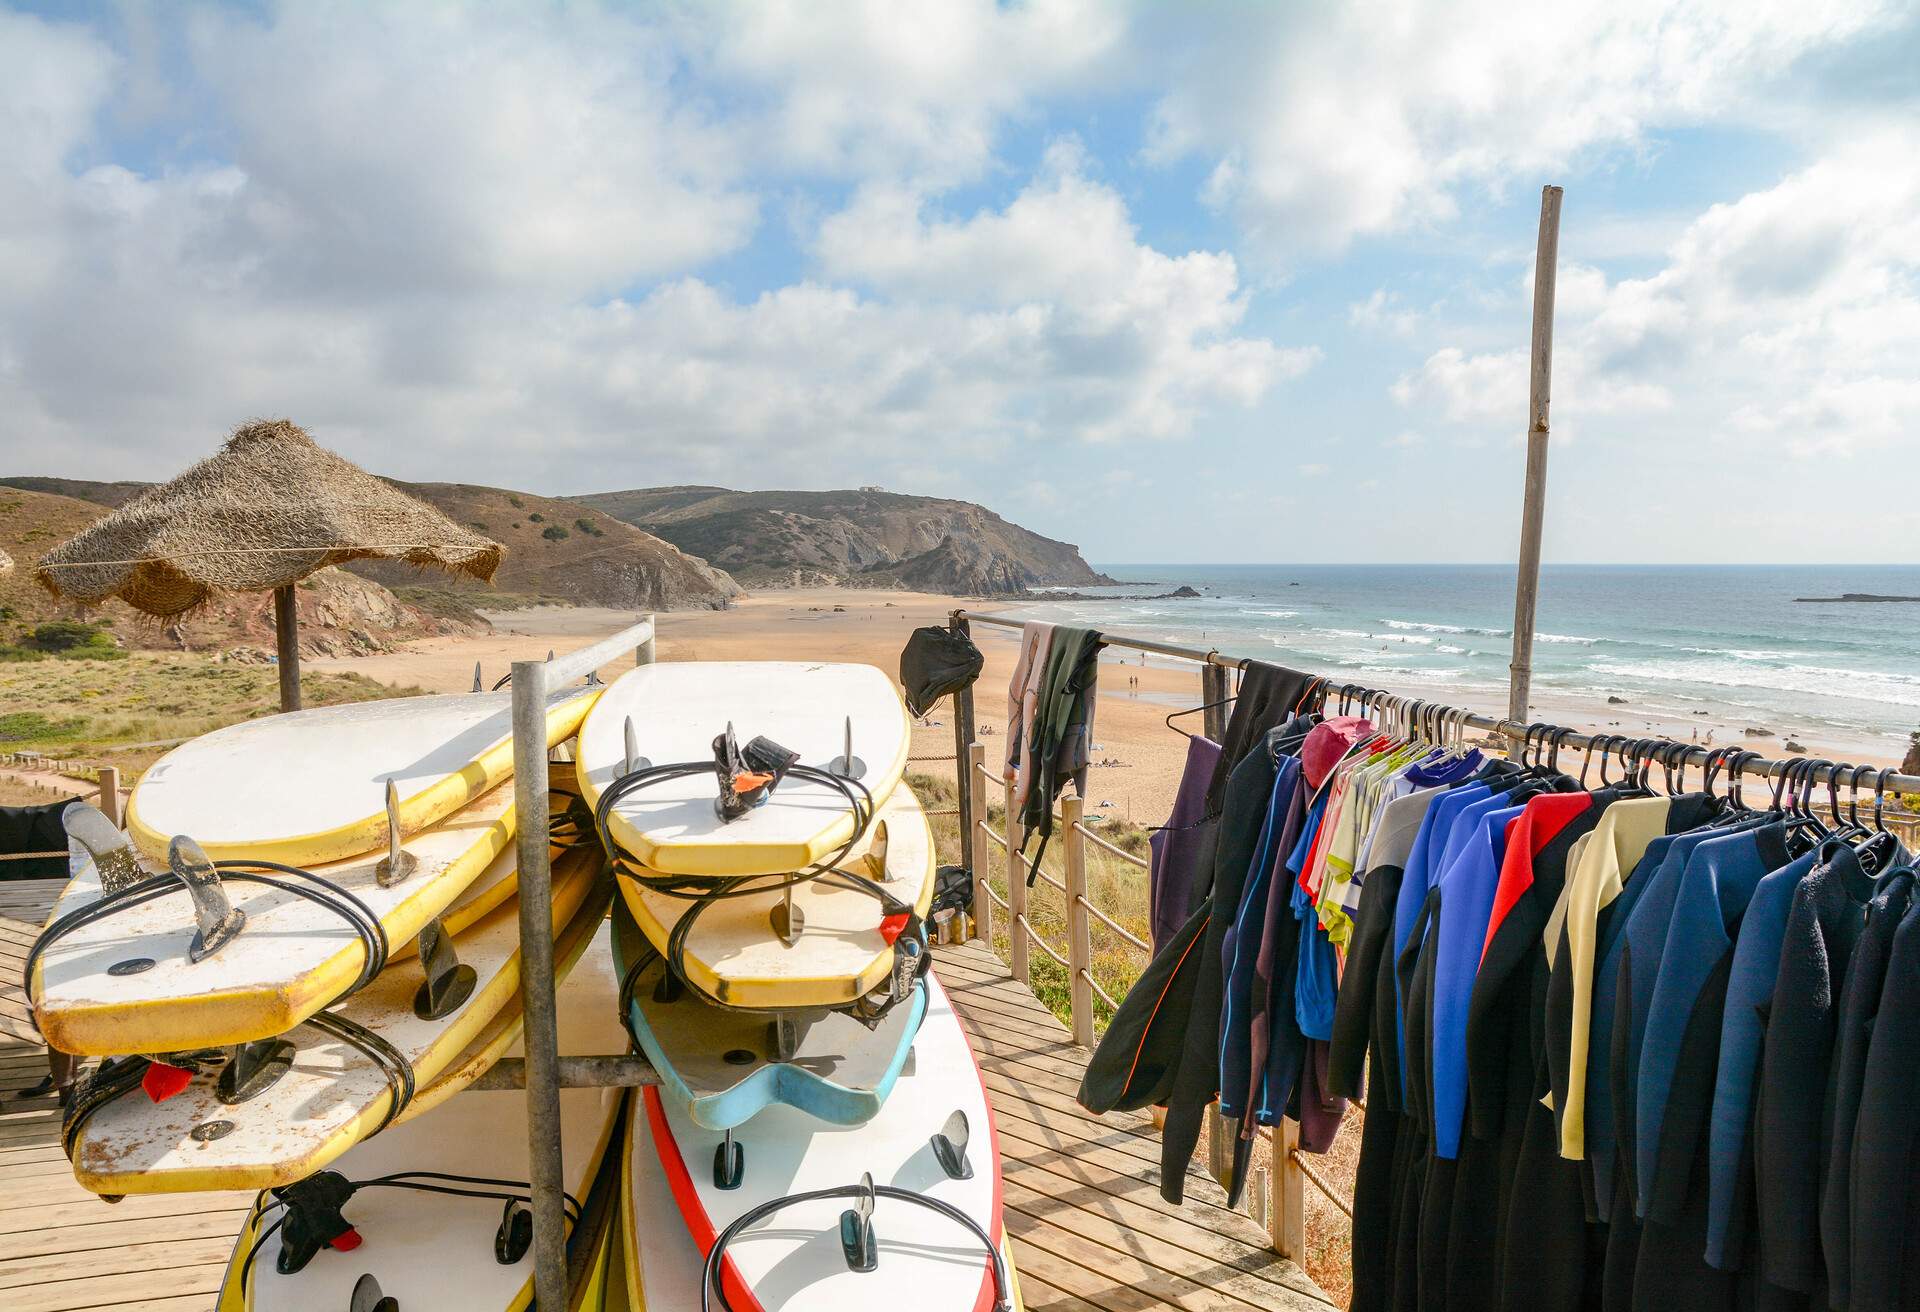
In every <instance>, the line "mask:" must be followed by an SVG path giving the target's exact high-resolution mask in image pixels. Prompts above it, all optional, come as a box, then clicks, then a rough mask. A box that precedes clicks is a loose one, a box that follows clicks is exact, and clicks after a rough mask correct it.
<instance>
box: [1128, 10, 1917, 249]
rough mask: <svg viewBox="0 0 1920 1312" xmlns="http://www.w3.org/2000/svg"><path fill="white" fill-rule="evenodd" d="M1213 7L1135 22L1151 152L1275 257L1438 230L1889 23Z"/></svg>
mask: <svg viewBox="0 0 1920 1312" xmlns="http://www.w3.org/2000/svg"><path fill="white" fill-rule="evenodd" d="M1221 12H1226V13H1230V14H1231V16H1232V21H1227V22H1219V23H1207V22H1204V21H1195V20H1194V19H1193V18H1192V16H1191V12H1190V11H1188V10H1186V9H1169V10H1166V11H1163V12H1160V13H1158V14H1157V15H1155V14H1152V13H1149V15H1148V17H1147V19H1146V20H1145V21H1144V26H1145V27H1146V29H1147V31H1146V32H1145V33H1143V34H1142V35H1141V36H1140V37H1138V38H1136V40H1137V43H1138V45H1139V46H1140V47H1141V48H1146V49H1154V50H1156V51H1158V52H1161V53H1160V58H1161V59H1163V60H1164V61H1166V62H1168V63H1170V64H1171V65H1172V70H1171V75H1170V76H1162V77H1161V78H1159V79H1158V80H1157V81H1156V86H1157V87H1160V88H1162V93H1161V94H1160V98H1159V101H1158V104H1157V108H1156V112H1155V116H1154V120H1153V136H1152V139H1151V144H1150V147H1149V152H1150V155H1151V157H1153V158H1155V159H1159V160H1163V161H1172V160H1177V159H1183V158H1189V157H1197V158H1199V159H1201V160H1203V161H1207V162H1210V163H1211V165H1212V172H1211V175H1210V177H1209V179H1208V182H1207V184H1206V187H1205V189H1204V193H1203V195H1204V197H1205V199H1206V200H1207V201H1208V203H1209V204H1212V205H1214V206H1215V207H1217V208H1219V209H1222V210H1225V211H1227V212H1228V213H1230V214H1231V215H1232V216H1233V217H1234V218H1235V220H1236V221H1237V222H1238V223H1239V224H1240V226H1241V227H1242V229H1243V230H1244V231H1245V232H1246V233H1247V234H1248V236H1249V238H1250V239H1251V241H1252V242H1253V244H1254V247H1255V248H1256V249H1258V250H1260V251H1262V252H1264V253H1265V255H1266V256H1267V257H1268V258H1270V259H1274V260H1277V261H1281V262H1295V261H1297V260H1299V259H1301V258H1302V257H1304V256H1307V255H1310V254H1312V253H1313V252H1315V251H1324V250H1330V249H1338V248H1339V247H1341V246H1342V245H1344V244H1345V243H1346V242H1347V241H1348V240H1350V239H1351V238H1353V237H1354V236H1356V235H1366V234H1378V233H1388V232H1394V231H1399V230H1404V229H1409V228H1417V227H1421V226H1425V225H1430V224H1436V223H1443V222H1445V221H1448V220H1450V219H1452V218H1454V217H1455V215H1456V214H1457V213H1458V211H1459V208H1460V206H1461V204H1462V201H1463V200H1464V199H1465V198H1466V197H1467V196H1469V195H1472V194H1475V193H1484V192H1491V193H1495V194H1498V193H1499V192H1501V191H1502V190H1503V189H1504V188H1505V187H1506V186H1508V185H1509V184H1510V183H1511V182H1513V181H1514V180H1515V179H1517V178H1527V179H1529V180H1531V179H1533V178H1534V177H1535V176H1536V175H1539V174H1542V173H1552V172H1555V171H1558V170H1562V169H1565V168H1567V167H1569V166H1570V165H1572V164H1574V163H1576V162H1577V161H1579V160H1580V159H1581V158H1582V156H1583V155H1585V154H1587V153H1589V152H1592V151H1595V150H1604V149H1622V148H1624V149H1628V150H1635V149H1639V148H1641V147H1642V146H1643V145H1644V139H1645V136H1646V134H1647V133H1648V131H1649V130H1650V129H1652V128H1657V127H1672V126H1683V125H1688V124H1693V123H1699V122H1704V121H1709V120H1712V119H1714V118H1715V117H1717V116H1718V115H1721V114H1723V113H1726V112H1728V111H1730V110H1731V109H1733V108H1734V107H1735V106H1737V105H1743V104H1744V105H1752V104H1754V103H1756V102H1757V101H1758V100H1760V99H1761V97H1762V96H1763V94H1764V90H1765V88H1766V86H1767V84H1768V83H1769V82H1770V81H1771V80H1773V79H1776V78H1778V77H1780V76H1781V75H1782V74H1783V73H1784V72H1785V71H1786V70H1787V69H1789V68H1790V67H1792V66H1793V64H1794V63H1795V61H1796V60H1797V59H1799V58H1800V57H1801V56H1803V55H1805V54H1806V53H1808V52H1809V51H1819V50H1823V49H1826V48H1829V47H1830V46H1832V45H1833V44H1834V43H1837V42H1840V41H1842V40H1845V39H1847V38H1850V37H1854V36H1857V35H1858V34H1859V33H1861V32H1862V31H1863V30H1865V29H1867V28H1869V27H1870V26H1872V25H1874V24H1875V23H1877V22H1882V21H1888V22H1892V21H1898V17H1899V13H1900V11H1899V9H1898V7H1897V6H1894V5H1891V4H1887V3H1882V2H1879V0H1852V2H1851V3H1841V4H1827V5H1815V6H1807V5H1801V4H1794V3H1788V2H1786V0H1775V2H1773V3H1762V4H1754V5H1742V6H1738V7H1733V8H1729V7H1727V6H1725V5H1720V4H1714V3H1708V2H1706V0H1700V2H1699V3H1687V4H1680V5H1675V4H1672V3H1667V2H1666V0H1629V2H1627V3H1619V4H1608V5H1599V4H1581V5H1571V6H1569V5H1550V6H1534V7H1531V8H1526V7H1522V8H1516V7H1514V6H1513V5H1511V4H1506V3H1502V2H1501V0H1472V2H1471V3H1466V4H1452V5H1440V6H1436V5H1431V4H1422V3H1420V2H1419V0H1397V2H1395V3H1389V4H1386V5H1384V6H1382V5H1369V6H1340V5H1329V6H1321V5H1270V6H1254V7H1248V6H1239V7H1234V8H1232V9H1230V10H1226V11H1221Z"/></svg>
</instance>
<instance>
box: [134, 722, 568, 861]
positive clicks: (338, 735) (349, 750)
mask: <svg viewBox="0 0 1920 1312" xmlns="http://www.w3.org/2000/svg"><path fill="white" fill-rule="evenodd" d="M598 692H599V689H598V688H573V689H568V690H565V691H563V692H558V693H555V694H554V695H553V697H552V698H551V701H550V705H549V708H548V711H547V743H548V745H549V746H553V745H555V744H558V743H560V742H563V741H565V740H566V739H567V738H570V737H572V736H573V734H574V732H575V731H576V730H577V729H578V728H579V727H580V722H581V720H582V719H583V718H584V717H585V716H586V713H587V711H588V708H590V707H591V706H592V705H593V702H594V698H595V696H596V695H597V693H598ZM512 715H513V702H512V697H511V694H509V693H468V694H459V695H452V696H438V697H401V698H394V699H390V700H386V701H372V702H354V703H352V704H350V705H345V706H321V707H315V708H314V709H312V710H306V711H293V712H290V713H288V714H285V715H271V716H267V717H265V718H263V719H258V720H246V721H243V722H241V723H239V724H232V725H228V726H227V727H226V728H224V729H216V730H214V731H213V732H212V733H208V734H202V735H201V736H200V737H198V738H195V739H194V740H193V741H191V742H188V743H183V744H182V745H180V746H179V747H176V748H174V749H173V750H172V751H170V752H168V753H167V754H166V755H165V756H163V757H161V758H160V759H159V760H158V761H156V762H154V764H153V765H152V767H151V768H149V769H148V770H147V771H146V773H145V774H143V775H142V776H141V777H140V782H139V783H138V784H137V785H136V786H135V787H134V790H133V796H132V797H131V798H130V799H129V800H128V803H127V830H128V832H129V833H130V834H131V835H132V837H133V841H134V843H135V845H136V846H138V847H139V848H140V850H141V851H143V852H145V853H146V854H147V855H148V856H149V857H150V858H153V859H154V860H165V859H166V856H167V849H168V845H169V844H170V843H171V842H172V841H173V838H174V836H175V835H176V834H190V835H192V836H193V839H194V841H195V842H197V843H198V844H199V845H200V847H201V849H202V850H203V851H205V852H206V854H207V855H208V856H209V857H211V858H212V859H213V860H215V861H219V860H224V859H228V858H246V859H248V860H256V861H260V860H266V861H282V862H285V863H287V864H289V865H297V866H314V865H319V864H325V863H328V862H335V861H342V860H345V859H347V858H349V857H353V856H358V855H360V854H361V853H364V852H371V851H374V850H375V849H376V848H379V847H382V846H384V845H385V844H386V842H387V825H388V820H387V810H386V793H387V785H388V783H389V782H391V783H392V785H393V789H394V792H395V793H396V795H397V801H398V810H399V817H400V827H401V831H402V832H403V833H407V834H411V833H414V832H416V831H417V830H420V829H423V828H425V827H427V826H428V825H431V824H433V823H434V822H435V821H437V820H440V819H442V818H444V817H446V816H449V815H452V814H453V813H454V812H456V811H458V810H460V809H461V808H462V807H464V806H467V805H468V804H470V803H472V802H473V801H474V800H475V799H477V798H479V797H480V796H481V795H482V794H484V793H486V792H488V791H489V790H490V789H492V788H493V787H494V786H495V785H497V784H499V783H500V782H501V781H502V780H503V779H505V778H507V777H508V776H509V775H511V774H512V773H513V734H512V727H513V726H512Z"/></svg>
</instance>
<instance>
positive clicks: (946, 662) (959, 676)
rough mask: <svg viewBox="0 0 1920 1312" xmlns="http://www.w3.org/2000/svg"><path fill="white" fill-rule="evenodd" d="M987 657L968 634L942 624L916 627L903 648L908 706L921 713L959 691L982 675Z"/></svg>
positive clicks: (902, 680) (902, 671) (903, 682)
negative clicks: (942, 626) (956, 631)
mask: <svg viewBox="0 0 1920 1312" xmlns="http://www.w3.org/2000/svg"><path fill="white" fill-rule="evenodd" d="M986 663H987V658H986V657H984V656H982V655H981V654H980V649H979V648H978V647H976V646H974V645H973V640H972V639H971V638H968V637H967V636H966V635H965V634H962V633H955V632H954V631H953V630H952V629H946V628H941V627H940V626H939V625H931V624H930V625H928V626H927V627H925V628H922V629H915V630H914V631H913V636H912V637H911V638H908V639H907V645H906V646H905V647H904V648H902V649H901V651H900V686H901V688H903V689H904V690H905V691H906V695H907V709H908V710H909V711H911V712H913V714H914V715H915V716H916V717H918V716H922V715H925V714H926V713H927V712H928V711H930V710H932V709H933V704H934V703H935V702H937V701H939V700H940V699H941V698H942V697H945V696H946V695H947V694H948V693H950V692H959V691H960V690H961V689H962V688H966V687H969V686H971V685H972V683H973V681H974V680H975V679H977V678H979V677H980V669H981V667H982V666H984V665H985V664H986Z"/></svg>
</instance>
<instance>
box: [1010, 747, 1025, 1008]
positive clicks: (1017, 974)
mask: <svg viewBox="0 0 1920 1312" xmlns="http://www.w3.org/2000/svg"><path fill="white" fill-rule="evenodd" d="M1006 807H1007V817H1006V825H1007V968H1008V969H1009V970H1011V971H1012V972H1013V977H1014V978H1015V979H1017V980H1019V981H1020V982H1021V983H1022V984H1025V983H1027V982H1028V980H1029V979H1030V978H1031V976H1030V975H1029V973H1028V969H1027V879H1026V874H1027V872H1026V870H1025V865H1026V863H1025V862H1023V861H1022V860H1021V859H1020V837H1021V835H1020V817H1019V816H1018V814H1016V812H1015V810H1014V805H1013V784H1012V782H1010V781H1009V782H1008V784H1007V800H1006Z"/></svg>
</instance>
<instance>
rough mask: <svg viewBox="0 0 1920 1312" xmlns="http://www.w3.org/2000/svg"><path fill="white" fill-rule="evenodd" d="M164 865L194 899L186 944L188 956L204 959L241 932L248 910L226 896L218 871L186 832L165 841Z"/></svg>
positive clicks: (191, 958) (194, 958)
mask: <svg viewBox="0 0 1920 1312" xmlns="http://www.w3.org/2000/svg"><path fill="white" fill-rule="evenodd" d="M167 865H168V867H169V868H170V869H172V871H173V873H174V874H176V875H178V876H179V877H180V882H181V883H183V884H185V885H186V886H187V895H188V896H189V897H191V898H192V899H193V918H194V921H195V922H196V924H197V925H198V928H197V929H195V930H194V934H193V942H192V943H191V944H189V945H188V947H187V960H188V961H205V960H206V959H207V958H208V957H210V956H212V955H213V954H214V953H216V952H218V951H219V950H220V949H221V948H223V947H225V946H226V945H227V943H228V942H229V941H230V940H231V939H232V938H233V936H234V935H235V934H238V933H239V932H240V927H241V926H242V925H245V924H246V923H247V913H246V912H244V911H242V910H240V908H238V907H236V906H234V905H233V903H232V902H231V901H229V900H228V899H227V890H226V888H225V886H224V885H222V884H221V882H220V872H219V871H218V870H216V869H214V866H213V862H212V861H209V860H208V859H207V854H206V853H205V852H203V851H201V850H200V844H198V843H196V842H194V841H193V840H192V839H191V838H188V837H187V836H186V835H185V834H176V835H175V836H174V839H173V841H172V842H171V843H169V844H167Z"/></svg>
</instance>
